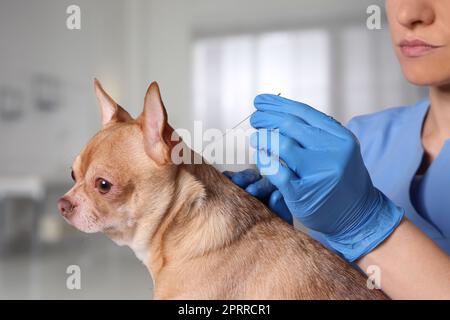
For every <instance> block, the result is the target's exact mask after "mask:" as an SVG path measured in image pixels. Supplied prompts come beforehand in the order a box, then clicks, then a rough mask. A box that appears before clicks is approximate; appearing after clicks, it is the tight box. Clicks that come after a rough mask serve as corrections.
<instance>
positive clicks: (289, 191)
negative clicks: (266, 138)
mask: <svg viewBox="0 0 450 320" xmlns="http://www.w3.org/2000/svg"><path fill="white" fill-rule="evenodd" d="M255 157H256V165H257V166H258V168H259V169H260V171H261V173H263V174H265V177H267V179H269V181H270V182H271V183H272V184H273V185H274V186H275V187H276V188H277V189H278V190H280V191H281V193H282V194H283V196H284V197H285V199H287V200H288V199H295V190H293V188H292V184H291V182H292V181H297V180H299V177H298V176H297V175H296V174H295V173H294V172H293V171H292V170H291V169H290V168H288V167H286V166H284V165H283V164H282V163H281V162H280V160H279V159H278V158H277V157H274V156H272V155H270V154H268V153H267V151H266V150H256V152H255Z"/></svg>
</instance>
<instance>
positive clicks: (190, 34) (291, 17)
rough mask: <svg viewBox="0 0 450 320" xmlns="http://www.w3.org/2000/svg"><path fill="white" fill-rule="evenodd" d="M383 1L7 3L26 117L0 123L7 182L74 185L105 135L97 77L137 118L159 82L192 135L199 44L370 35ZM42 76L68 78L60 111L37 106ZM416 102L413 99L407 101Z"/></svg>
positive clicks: (13, 79) (8, 50) (4, 11)
mask: <svg viewBox="0 0 450 320" xmlns="http://www.w3.org/2000/svg"><path fill="white" fill-rule="evenodd" d="M72 3H76V4H78V5H79V6H80V7H81V10H82V30H81V31H69V30H67V29H66V27H65V19H66V16H67V15H66V13H65V9H66V7H67V6H68V5H69V4H72ZM374 3H375V4H380V5H382V4H383V3H384V1H383V0H339V1H337V0H320V1H318V0H264V1H261V0H245V1H243V0H227V1H223V0H77V1H67V0H64V1H57V0H40V1H26V0H2V2H1V3H0V46H1V48H2V49H1V50H2V51H1V52H2V53H1V58H0V70H1V72H0V87H1V86H4V85H7V86H13V87H15V88H18V89H19V90H21V91H22V92H23V93H24V97H25V106H26V108H27V111H26V113H25V115H24V117H23V118H22V119H21V120H20V121H17V122H5V121H1V120H0V147H1V151H0V175H20V174H38V175H41V176H43V177H45V178H46V179H47V180H51V181H67V180H68V175H69V166H70V164H71V162H72V160H73V158H74V156H75V155H76V154H77V153H78V152H79V150H80V149H81V147H82V146H83V145H84V144H85V143H86V141H87V139H88V138H89V137H90V136H91V135H92V134H94V133H95V131H96V130H97V129H98V128H99V112H98V110H97V108H98V107H97V105H96V102H95V98H94V95H93V92H92V78H93V77H94V76H97V77H99V78H100V80H102V82H103V83H104V85H105V87H106V88H107V89H108V90H109V91H110V93H111V94H112V95H113V97H114V98H116V100H117V101H118V102H119V103H120V104H121V105H123V106H124V107H126V108H127V109H128V110H129V111H130V112H131V113H132V114H133V115H135V116H136V115H138V114H139V112H140V111H141V109H142V101H143V96H144V93H145V90H146V88H147V86H148V84H149V83H150V81H152V80H157V81H158V82H159V84H160V86H161V89H162V94H163V99H164V101H165V104H166V107H167V108H168V114H169V120H170V122H171V123H172V124H173V125H174V126H175V127H182V128H186V129H192V123H193V122H192V120H194V119H193V118H194V116H193V115H192V110H193V108H192V107H193V106H192V96H191V92H192V81H191V77H192V72H191V67H192V56H191V50H192V41H193V40H194V39H196V38H197V37H203V36H210V35H227V34H237V33H242V32H244V33H252V32H254V33H258V32H264V31H271V30H285V29H299V28H303V27H305V28H306V27H311V26H322V25H329V26H334V25H343V24H347V23H349V22H352V23H353V24H357V25H358V24H359V25H361V27H364V25H365V19H366V13H365V11H366V8H367V6H368V5H369V4H374ZM384 27H385V28H386V27H387V26H386V24H384ZM375 32H376V31H375ZM36 73H45V74H51V75H55V76H58V77H60V78H61V79H62V82H63V90H62V91H63V92H62V93H63V99H62V101H63V103H62V105H61V109H60V110H59V111H58V112H55V113H53V114H46V113H42V112H40V111H37V110H36V109H35V108H34V107H33V104H32V101H31V100H30V99H31V91H30V90H31V89H30V82H31V79H32V77H33V75H34V74H36ZM403 89H404V88H402V90H403ZM405 90H406V91H405V92H407V93H408V92H412V91H408V90H409V89H405ZM336 92H337V95H338V94H339V90H338V89H336ZM415 97H416V96H415V95H414V94H412V95H411V94H409V93H408V94H407V95H404V96H400V97H399V99H403V100H407V101H404V102H412V101H413V100H414V99H415ZM395 99H396V98H395ZM400 102H402V101H399V103H400ZM380 107H385V106H380ZM211 112H214V106H211ZM352 112H355V113H356V112H358V110H354V111H352ZM205 126H208V123H205ZM220 129H225V128H220Z"/></svg>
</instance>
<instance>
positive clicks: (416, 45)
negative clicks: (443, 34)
mask: <svg viewBox="0 0 450 320" xmlns="http://www.w3.org/2000/svg"><path fill="white" fill-rule="evenodd" d="M399 47H400V49H401V51H402V53H403V54H404V55H405V56H406V57H408V58H417V57H422V56H424V55H427V54H429V53H431V52H432V51H434V50H436V49H438V48H441V47H442V46H438V45H433V44H429V43H426V42H425V41H422V40H403V41H402V42H400V44H399Z"/></svg>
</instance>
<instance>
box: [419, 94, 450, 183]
mask: <svg viewBox="0 0 450 320" xmlns="http://www.w3.org/2000/svg"><path fill="white" fill-rule="evenodd" d="M449 138H450V85H448V86H440V87H431V88H430V108H429V110H428V113H427V115H426V118H425V121H424V123H423V128H422V146H423V149H424V156H423V160H422V163H421V165H420V168H419V170H418V174H424V173H425V172H426V170H427V169H428V167H429V166H430V165H431V163H432V162H433V161H434V160H435V159H436V158H437V157H438V155H439V153H440V152H441V150H442V147H443V146H444V144H445V142H446V141H447V139H449Z"/></svg>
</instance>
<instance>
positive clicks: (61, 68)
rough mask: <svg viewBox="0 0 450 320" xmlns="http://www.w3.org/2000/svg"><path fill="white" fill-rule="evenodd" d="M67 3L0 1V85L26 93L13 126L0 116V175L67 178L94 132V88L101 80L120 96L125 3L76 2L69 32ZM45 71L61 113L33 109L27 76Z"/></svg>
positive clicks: (23, 0) (95, 123) (96, 118)
mask: <svg viewBox="0 0 450 320" xmlns="http://www.w3.org/2000/svg"><path fill="white" fill-rule="evenodd" d="M71 3H73V2H72V1H50V0H40V1H26V0H8V1H2V3H1V4H0V46H1V59H0V70H1V72H0V87H5V86H6V87H10V88H14V89H16V90H19V91H20V92H22V93H23V97H24V108H25V112H24V115H23V117H22V118H21V119H18V120H17V121H1V119H0V146H1V151H0V175H22V174H35V175H41V176H43V177H45V178H46V179H48V180H62V179H67V178H68V177H69V174H70V170H69V166H70V164H71V162H72V160H73V158H74V156H75V155H76V154H77V153H78V152H79V150H80V148H81V147H82V146H83V145H84V143H85V142H86V141H87V139H88V138H89V137H90V136H91V135H92V134H94V133H95V131H96V130H97V128H98V127H99V121H100V120H99V112H98V107H97V104H96V102H95V98H94V95H93V89H92V80H93V77H94V76H97V77H100V79H102V80H103V81H104V82H105V85H107V86H108V88H109V89H110V90H111V91H112V94H113V95H114V96H115V97H117V98H118V99H119V100H120V99H121V97H122V92H121V90H122V89H123V88H122V87H121V85H120V79H121V76H122V75H123V74H124V70H125V65H124V53H125V50H124V44H123V39H124V38H125V30H126V29H125V25H124V19H123V12H124V1H108V0H96V1H88V0H81V1H77V2H76V3H77V4H78V5H80V6H81V12H82V15H81V17H82V25H81V26H82V29H81V30H79V31H69V30H68V29H67V28H66V17H67V14H66V8H67V6H68V5H69V4H71ZM36 74H48V75H51V76H54V77H57V78H59V79H60V80H61V82H62V90H61V94H62V98H61V102H62V103H61V105H60V109H59V110H58V111H57V112H54V113H46V112H42V111H39V110H37V109H36V107H35V104H34V101H33V94H32V92H33V88H32V79H33V77H34V76H35V75H36Z"/></svg>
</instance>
